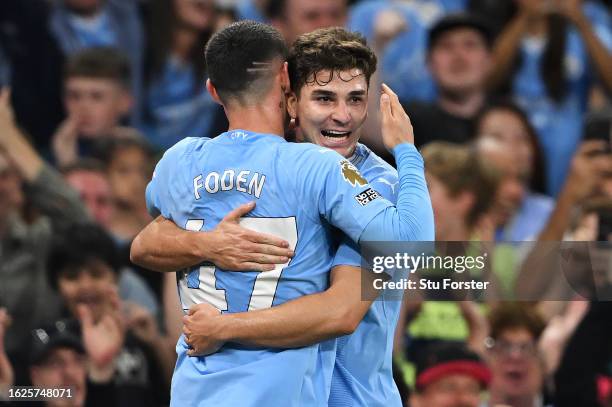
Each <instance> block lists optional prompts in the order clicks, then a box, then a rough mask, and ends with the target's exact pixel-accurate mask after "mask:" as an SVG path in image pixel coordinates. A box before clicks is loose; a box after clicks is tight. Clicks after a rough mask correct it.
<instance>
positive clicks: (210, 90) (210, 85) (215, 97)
mask: <svg viewBox="0 0 612 407" xmlns="http://www.w3.org/2000/svg"><path fill="white" fill-rule="evenodd" d="M206 90H207V91H208V93H210V96H212V98H213V100H214V101H215V102H216V103H218V104H220V105H223V102H222V101H221V98H220V97H219V94H218V93H217V88H215V85H213V83H212V82H211V81H210V79H206Z"/></svg>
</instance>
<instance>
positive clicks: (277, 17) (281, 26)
mask: <svg viewBox="0 0 612 407" xmlns="http://www.w3.org/2000/svg"><path fill="white" fill-rule="evenodd" d="M347 13H348V2H347V0H268V2H267V4H266V8H265V16H266V18H267V19H268V20H269V22H270V24H272V25H273V26H274V27H276V28H277V29H278V30H279V31H280V32H281V34H282V35H283V37H284V38H285V41H286V42H287V44H293V41H295V40H296V38H297V37H299V36H300V35H302V34H305V33H308V32H311V31H314V30H316V29H317V28H327V27H344V25H345V24H346V18H347Z"/></svg>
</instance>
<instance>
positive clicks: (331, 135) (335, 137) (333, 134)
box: [321, 130, 351, 143]
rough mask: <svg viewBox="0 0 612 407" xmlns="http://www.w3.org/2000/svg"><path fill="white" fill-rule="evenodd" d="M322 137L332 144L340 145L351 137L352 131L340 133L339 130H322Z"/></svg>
mask: <svg viewBox="0 0 612 407" xmlns="http://www.w3.org/2000/svg"><path fill="white" fill-rule="evenodd" d="M321 135H322V136H323V137H324V138H325V139H326V140H328V141H330V142H332V143H339V142H343V141H345V140H348V138H349V137H350V135H351V132H350V131H338V130H321Z"/></svg>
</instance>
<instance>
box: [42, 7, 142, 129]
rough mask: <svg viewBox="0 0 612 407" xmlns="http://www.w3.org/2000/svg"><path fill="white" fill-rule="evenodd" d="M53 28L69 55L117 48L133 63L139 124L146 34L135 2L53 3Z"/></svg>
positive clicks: (131, 67) (66, 54)
mask: <svg viewBox="0 0 612 407" xmlns="http://www.w3.org/2000/svg"><path fill="white" fill-rule="evenodd" d="M49 27H50V30H51V32H52V34H53V35H54V37H55V39H56V41H57V43H58V45H59V47H60V48H61V50H62V52H63V53H64V55H65V56H70V55H72V54H74V53H75V52H77V51H80V50H82V49H84V48H91V47H114V48H117V49H118V50H120V51H121V52H123V53H124V54H125V55H126V56H128V57H129V60H130V69H131V74H132V79H133V80H132V82H131V85H132V94H133V95H134V98H135V101H136V108H135V109H134V110H133V111H132V119H133V121H134V122H133V123H132V124H133V125H136V124H138V122H139V118H140V117H139V113H140V106H141V103H140V102H141V100H142V69H143V50H144V34H143V28H142V22H141V18H140V11H139V7H138V2H137V1H135V0H58V1H54V2H51V15H50V16H49Z"/></svg>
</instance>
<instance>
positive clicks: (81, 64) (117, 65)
mask: <svg viewBox="0 0 612 407" xmlns="http://www.w3.org/2000/svg"><path fill="white" fill-rule="evenodd" d="M74 77H84V78H92V79H110V80H112V81H115V82H117V83H118V84H120V85H121V86H123V87H125V88H129V87H130V83H131V81H132V75H131V70H130V63H129V61H128V59H127V57H126V56H125V55H124V54H123V53H121V52H120V51H119V50H117V49H115V48H112V47H94V48H86V49H84V50H82V51H79V52H77V53H76V54H74V55H72V56H71V57H70V58H69V59H68V61H67V62H66V66H65V68H64V78H65V79H69V78H74Z"/></svg>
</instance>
